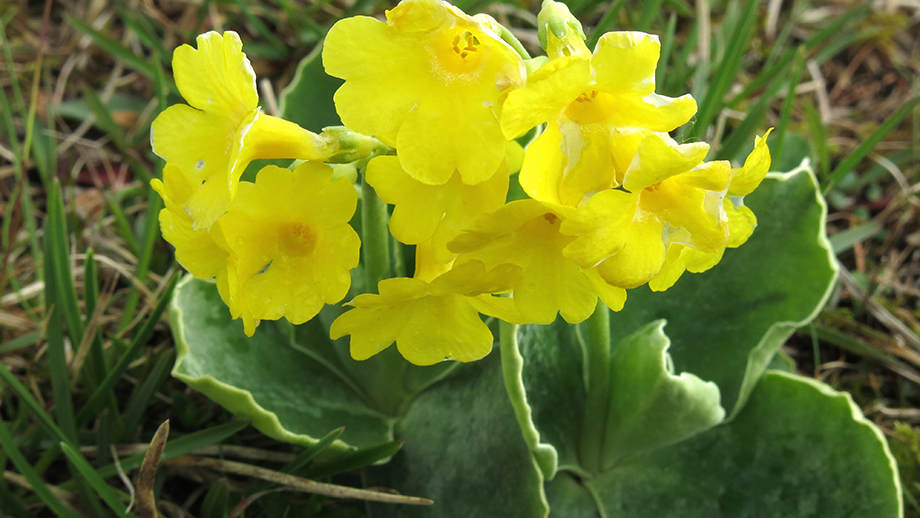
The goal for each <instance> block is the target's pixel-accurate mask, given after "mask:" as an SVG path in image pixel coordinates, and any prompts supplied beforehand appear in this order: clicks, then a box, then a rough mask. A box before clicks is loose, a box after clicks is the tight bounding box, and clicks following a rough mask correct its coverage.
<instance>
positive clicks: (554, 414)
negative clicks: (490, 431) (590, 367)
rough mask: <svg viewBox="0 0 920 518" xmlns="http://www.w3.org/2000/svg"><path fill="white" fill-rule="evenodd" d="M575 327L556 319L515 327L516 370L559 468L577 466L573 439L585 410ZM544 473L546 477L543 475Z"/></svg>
mask: <svg viewBox="0 0 920 518" xmlns="http://www.w3.org/2000/svg"><path fill="white" fill-rule="evenodd" d="M576 333H577V327H576V326H572V325H568V324H566V323H565V322H563V321H562V320H561V319H558V320H557V321H556V322H555V323H553V324H551V325H548V326H539V325H527V326H521V327H519V328H518V344H519V347H520V350H521V355H522V356H523V357H524V369H523V372H522V373H521V377H522V379H523V384H524V387H525V388H526V397H527V401H526V402H525V404H529V406H530V408H531V412H532V419H533V422H534V424H535V425H536V429H537V430H538V431H539V433H540V437H541V439H542V441H543V442H544V443H546V444H548V445H552V447H554V448H555V449H556V452H557V454H558V459H559V460H558V462H559V469H570V470H578V469H580V465H579V460H578V450H577V445H578V443H579V437H580V435H581V425H582V423H583V422H584V416H585V399H586V393H587V389H586V387H585V379H586V376H585V373H584V367H583V362H582V358H583V356H584V355H585V354H586V352H585V347H584V344H583V343H582V341H581V339H580V337H579V336H577V335H576ZM547 478H548V477H547Z"/></svg>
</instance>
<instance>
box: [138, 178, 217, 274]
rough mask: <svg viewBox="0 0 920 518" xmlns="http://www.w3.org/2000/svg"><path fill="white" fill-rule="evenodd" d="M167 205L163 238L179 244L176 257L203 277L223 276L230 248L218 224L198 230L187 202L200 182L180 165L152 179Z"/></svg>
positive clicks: (163, 213)
mask: <svg viewBox="0 0 920 518" xmlns="http://www.w3.org/2000/svg"><path fill="white" fill-rule="evenodd" d="M150 185H151V187H153V190H155V191H156V192H157V193H158V194H159V195H160V197H161V198H163V202H164V205H165V207H164V208H163V209H161V210H160V230H161V232H162V233H163V238H164V239H166V241H168V242H169V243H170V244H172V245H173V246H174V247H175V248H176V260H178V261H179V264H181V265H182V266H183V267H184V268H185V269H186V270H188V271H189V272H191V274H192V275H194V276H195V277H198V278H199V279H212V278H214V277H217V276H221V275H223V274H224V273H225V272H226V269H227V258H228V254H227V252H226V251H225V250H224V249H223V248H222V247H221V246H220V244H219V243H220V242H222V240H223V236H222V235H220V229H219V228H217V227H211V228H204V229H199V230H196V229H195V228H194V221H193V220H192V217H191V216H190V215H189V214H188V213H187V212H186V211H185V209H184V208H183V206H184V205H185V203H186V202H187V201H188V199H189V197H191V196H192V195H193V194H194V193H195V190H196V189H197V188H198V186H197V185H195V184H192V182H191V180H190V175H188V174H185V173H184V172H183V171H182V170H181V169H179V167H178V166H176V165H173V164H166V167H164V168H163V180H159V179H157V178H155V179H153V180H152V181H151V182H150Z"/></svg>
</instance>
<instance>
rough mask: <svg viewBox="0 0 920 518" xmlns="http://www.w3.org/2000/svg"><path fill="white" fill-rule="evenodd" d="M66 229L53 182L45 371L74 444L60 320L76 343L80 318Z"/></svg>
mask: <svg viewBox="0 0 920 518" xmlns="http://www.w3.org/2000/svg"><path fill="white" fill-rule="evenodd" d="M66 232H67V228H66V223H65V222H64V209H63V201H62V200H61V194H60V187H59V186H58V185H57V183H52V184H51V190H50V191H49V192H48V216H47V218H46V219H45V259H46V260H45V305H46V306H47V308H48V309H47V311H48V316H47V322H48V323H47V326H46V329H45V335H46V337H47V340H48V370H49V373H50V376H51V387H52V393H53V394H54V412H55V414H56V415H57V418H58V422H59V423H61V429H62V430H63V432H64V434H66V436H67V438H68V440H69V441H70V442H73V443H76V439H77V426H76V423H75V421H74V413H73V402H72V400H71V399H72V395H71V387H70V373H69V368H68V366H67V352H66V351H65V346H64V329H63V327H64V322H63V320H66V321H67V329H68V331H69V333H70V339H71V343H77V344H78V343H80V342H81V341H82V339H83V321H82V320H81V319H80V316H79V314H78V309H77V300H76V290H75V289H74V286H73V278H72V277H71V274H70V264H69V263H70V259H69V253H68V248H69V247H68V246H67V234H66Z"/></svg>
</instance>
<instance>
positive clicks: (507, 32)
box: [501, 25, 530, 59]
mask: <svg viewBox="0 0 920 518" xmlns="http://www.w3.org/2000/svg"><path fill="white" fill-rule="evenodd" d="M501 27H502V34H501V36H502V40H504V42H505V43H507V44H508V45H511V48H513V49H514V51H515V52H517V53H518V54H520V55H521V57H522V58H523V59H530V53H529V52H527V49H525V48H524V45H521V42H520V40H518V39H517V38H516V37H515V36H514V34H513V33H512V32H511V29H509V28H507V27H505V26H504V25H502V26H501Z"/></svg>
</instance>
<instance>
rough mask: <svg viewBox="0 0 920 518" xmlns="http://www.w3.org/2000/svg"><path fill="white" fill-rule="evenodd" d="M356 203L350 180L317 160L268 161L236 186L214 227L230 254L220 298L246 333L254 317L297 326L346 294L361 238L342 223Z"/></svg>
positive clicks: (347, 225)
mask: <svg viewBox="0 0 920 518" xmlns="http://www.w3.org/2000/svg"><path fill="white" fill-rule="evenodd" d="M356 205H357V193H356V192H355V189H354V186H353V185H352V184H351V182H349V181H348V180H347V179H344V178H340V179H337V180H332V168H330V167H329V166H327V165H325V164H322V163H317V162H305V163H303V164H302V165H300V166H299V167H298V168H297V169H295V170H294V171H290V170H288V169H284V168H281V167H277V166H267V167H265V168H263V169H262V170H261V171H259V174H258V175H257V176H256V181H255V183H248V182H244V183H241V184H240V186H239V192H238V194H237V197H236V199H235V200H234V202H233V205H231V207H230V210H229V211H228V212H227V213H226V214H224V216H223V217H221V218H220V220H219V222H218V225H219V226H220V229H221V231H222V232H223V235H224V237H225V243H226V245H225V246H226V247H227V248H228V250H229V252H230V254H231V258H230V270H231V272H230V273H231V274H230V276H229V278H228V281H227V283H226V286H225V287H224V291H225V292H226V293H227V295H226V296H225V297H224V299H225V302H226V303H227V305H228V306H230V310H231V313H232V314H233V315H234V317H238V316H241V317H242V318H243V324H244V327H245V331H246V334H247V335H250V336H251V335H252V333H253V332H254V331H255V327H256V326H257V325H258V323H259V321H260V320H277V319H279V318H281V317H285V318H287V319H288V320H290V321H291V322H293V323H295V324H301V323H303V322H306V321H307V320H309V319H311V318H313V317H314V316H315V315H316V314H317V313H319V310H320V309H322V307H323V305H324V304H335V303H337V302H339V301H340V300H342V298H344V297H345V295H346V294H347V293H348V288H349V286H350V285H351V277H350V275H349V270H351V269H352V268H354V267H355V266H357V264H358V257H359V248H360V244H361V243H360V239H359V238H358V235H357V233H355V231H354V230H353V229H352V228H351V226H349V224H348V221H349V220H350V219H351V217H352V215H353V214H354V212H355V207H356Z"/></svg>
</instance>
